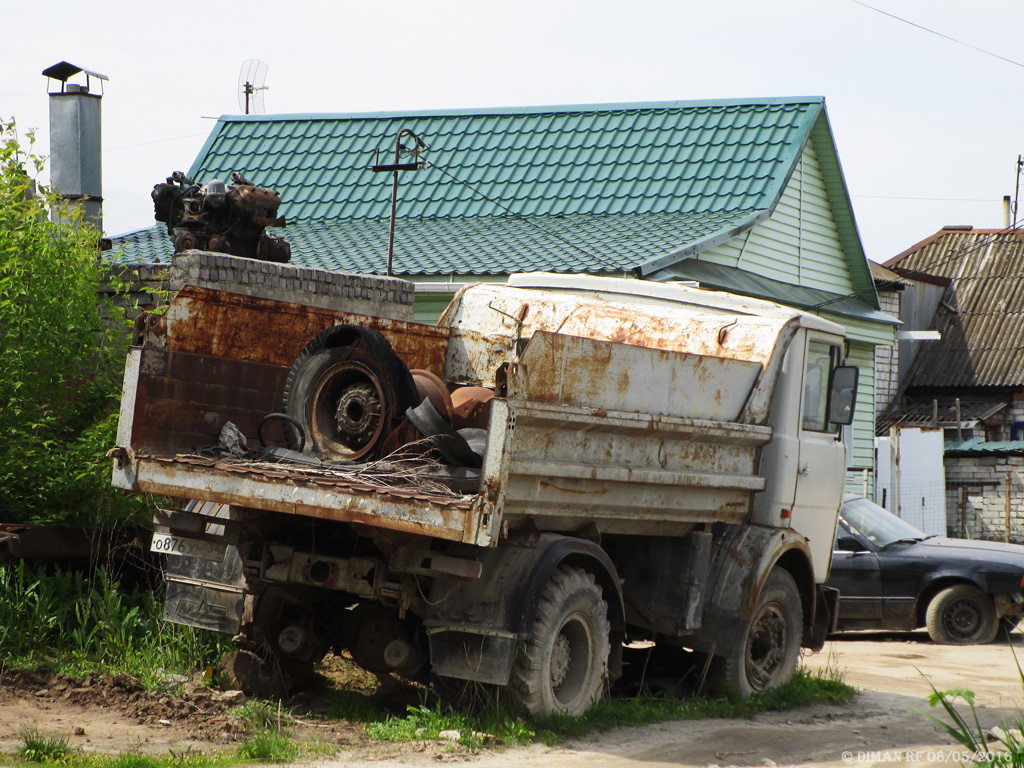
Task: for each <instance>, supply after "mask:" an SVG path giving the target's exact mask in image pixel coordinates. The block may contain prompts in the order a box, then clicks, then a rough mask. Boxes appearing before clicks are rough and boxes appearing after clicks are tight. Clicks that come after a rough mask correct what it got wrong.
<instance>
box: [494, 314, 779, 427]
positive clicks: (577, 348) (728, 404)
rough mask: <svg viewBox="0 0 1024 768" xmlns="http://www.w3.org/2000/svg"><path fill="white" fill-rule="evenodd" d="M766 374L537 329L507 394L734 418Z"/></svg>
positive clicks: (753, 366) (741, 365) (751, 367)
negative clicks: (761, 374)
mask: <svg viewBox="0 0 1024 768" xmlns="http://www.w3.org/2000/svg"><path fill="white" fill-rule="evenodd" d="M761 370H762V368H761V365H760V364H759V363H752V362H747V361H740V360H730V359H727V358H721V357H711V356H709V355H694V354H687V353H683V352H673V351H666V350H661V349H650V348H647V347H635V346H631V345H628V344H618V343H614V342H608V341H600V340H596V339H586V338H580V337H577V336H565V335H563V334H555V333H550V332H547V331H538V332H537V333H535V334H534V335H533V338H532V339H531V340H530V343H529V344H528V345H527V347H526V349H525V351H524V352H523V355H522V357H521V358H520V360H519V362H518V364H517V365H515V366H514V367H513V369H512V372H511V373H510V376H509V394H510V396H512V397H521V398H523V399H526V400H537V401H540V402H548V403H565V404H567V405H586V406H589V407H591V408H607V409H612V410H618V411H636V412H643V413H654V414H663V415H667V416H681V417H695V418H702V419H708V420H723V421H733V420H735V419H736V418H737V417H738V416H739V414H740V411H741V409H742V408H743V405H744V404H745V403H746V401H747V399H748V397H749V395H750V391H751V388H752V387H753V385H754V382H755V381H756V380H757V377H758V375H759V374H760V372H761Z"/></svg>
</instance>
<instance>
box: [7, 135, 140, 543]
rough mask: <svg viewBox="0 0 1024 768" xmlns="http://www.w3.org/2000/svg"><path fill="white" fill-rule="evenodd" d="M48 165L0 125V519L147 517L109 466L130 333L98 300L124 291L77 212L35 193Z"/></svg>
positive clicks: (118, 309) (121, 317) (111, 307)
mask: <svg viewBox="0 0 1024 768" xmlns="http://www.w3.org/2000/svg"><path fill="white" fill-rule="evenodd" d="M42 164H43V160H42V159H41V158H40V157H38V156H36V155H34V154H32V136H31V134H29V136H28V146H27V148H23V147H22V144H21V143H20V142H19V140H18V135H17V132H16V130H15V125H14V123H13V121H12V122H7V123H4V122H2V121H0V403H4V407H3V408H2V409H0V433H2V434H3V435H4V439H3V440H2V441H0V488H2V489H3V490H2V492H0V521H2V522H46V523H64V524H82V523H87V522H88V523H93V524H95V523H98V522H109V521H111V520H117V519H122V518H124V517H126V516H130V515H131V514H132V513H133V512H135V511H137V510H138V509H139V502H137V501H129V500H127V499H126V497H125V496H123V495H121V494H119V493H116V492H115V491H114V489H113V488H111V487H110V480H109V472H110V460H109V459H106V458H105V454H106V451H107V449H109V448H110V447H112V446H113V444H114V435H115V430H116V413H115V406H116V402H117V396H118V394H119V391H120V379H121V373H122V371H123V370H124V352H125V348H126V344H127V341H128V338H129V335H128V333H127V319H126V314H125V310H124V307H123V306H119V305H118V303H116V302H114V301H112V300H108V299H104V298H102V297H101V295H100V294H101V288H103V287H106V290H105V291H104V295H108V292H109V290H110V289H112V290H113V293H114V294H115V295H116V294H117V293H118V292H119V291H120V290H121V288H122V287H123V283H121V282H119V278H118V277H117V276H115V275H111V274H110V273H109V271H108V270H107V269H106V268H105V267H104V266H103V264H102V262H101V260H100V252H99V247H98V243H99V234H98V233H97V232H96V230H95V229H93V228H92V227H91V226H90V225H88V224H86V223H84V222H82V221H81V216H80V213H79V212H78V210H77V209H72V210H68V209H66V208H62V207H61V203H60V202H59V201H58V199H57V198H56V196H55V195H53V194H52V193H51V192H50V191H49V190H47V189H46V188H45V187H39V188H38V189H36V183H35V182H34V181H33V180H32V177H31V175H30V172H34V173H39V171H40V170H41V169H42ZM52 211H58V212H60V217H59V221H52V220H51V219H50V217H49V214H50V213H51V212H52ZM111 281H113V282H112V283H111Z"/></svg>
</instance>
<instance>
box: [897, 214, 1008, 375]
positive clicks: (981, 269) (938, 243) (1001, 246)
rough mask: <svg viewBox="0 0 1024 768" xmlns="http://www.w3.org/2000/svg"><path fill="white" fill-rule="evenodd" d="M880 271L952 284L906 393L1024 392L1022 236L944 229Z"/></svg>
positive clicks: (976, 230) (914, 366) (915, 365)
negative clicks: (967, 389)
mask: <svg viewBox="0 0 1024 768" xmlns="http://www.w3.org/2000/svg"><path fill="white" fill-rule="evenodd" d="M885 266H887V267H898V268H899V269H900V273H901V274H903V275H904V276H905V277H910V278H913V277H914V274H915V271H919V272H922V273H926V274H931V275H937V276H940V277H945V278H950V279H951V280H952V282H951V283H950V285H949V287H948V288H947V289H946V294H945V297H944V299H943V301H942V303H941V304H940V306H939V309H938V310H937V312H936V314H935V319H934V321H933V326H932V327H933V328H935V329H936V330H938V331H939V332H940V333H941V334H942V339H941V340H940V341H926V342H921V345H922V346H921V349H920V350H919V352H918V354H917V356H916V358H915V359H914V365H913V367H912V368H911V372H910V375H909V377H908V388H909V389H911V390H913V389H918V388H925V387H927V388H930V389H934V388H953V387H959V388H963V387H1000V388H1018V387H1021V386H1024V231H1021V230H992V229H971V228H969V227H948V228H946V229H943V230H940V231H939V232H938V233H936V234H935V235H933V236H932V237H930V238H928V239H927V240H924V241H922V242H921V243H918V244H917V245H916V246H914V247H913V248H911V249H909V250H908V251H905V252H904V253H902V254H900V255H899V256H897V257H895V258H893V259H892V260H890V261H888V262H886V264H885Z"/></svg>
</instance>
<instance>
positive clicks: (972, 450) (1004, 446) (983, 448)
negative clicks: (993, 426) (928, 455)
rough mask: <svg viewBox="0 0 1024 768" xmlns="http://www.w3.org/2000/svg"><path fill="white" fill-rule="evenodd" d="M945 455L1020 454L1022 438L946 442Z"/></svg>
mask: <svg viewBox="0 0 1024 768" xmlns="http://www.w3.org/2000/svg"><path fill="white" fill-rule="evenodd" d="M944 453H945V455H946V457H947V458H952V457H970V456H985V455H989V456H991V455H996V456H1020V455H1022V454H1024V440H992V441H989V442H986V441H985V440H984V439H982V438H975V439H973V440H964V441H963V442H947V443H946V445H945V451H944Z"/></svg>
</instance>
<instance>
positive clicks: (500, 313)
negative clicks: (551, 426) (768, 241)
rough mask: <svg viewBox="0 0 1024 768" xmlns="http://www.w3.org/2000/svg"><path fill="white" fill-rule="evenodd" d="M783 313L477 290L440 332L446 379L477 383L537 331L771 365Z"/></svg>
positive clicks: (788, 317) (789, 315)
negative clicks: (446, 340)
mask: <svg viewBox="0 0 1024 768" xmlns="http://www.w3.org/2000/svg"><path fill="white" fill-rule="evenodd" d="M698 293H699V292H698ZM695 301H696V300H695ZM778 309H779V312H778V313H777V314H775V315H770V316H763V315H755V314H740V313H737V312H735V311H733V312H728V311H724V310H721V309H717V308H712V307H701V306H695V305H684V304H675V305H663V304H647V303H639V302H638V303H627V302H617V301H608V300H605V299H600V298H595V297H590V296H584V295H578V294H569V293H555V292H542V291H535V290H528V289H520V288H510V287H508V286H493V285H475V286H471V287H469V288H466V289H463V290H462V291H460V293H459V294H458V295H457V296H456V298H455V300H454V301H453V303H452V306H451V307H449V309H448V310H447V311H446V312H445V314H444V316H443V317H442V318H441V321H440V323H439V325H440V326H443V327H446V328H451V329H453V347H452V348H451V349H450V353H449V357H448V363H447V371H448V373H449V374H450V375H451V376H453V377H454V378H456V379H459V380H461V379H462V378H463V377H465V378H466V379H467V380H479V379H480V377H481V374H482V373H486V372H487V371H488V370H490V373H491V375H493V369H494V361H495V357H496V355H504V356H505V359H509V356H510V355H512V354H513V353H514V351H515V350H517V347H518V345H519V342H521V341H523V340H528V339H529V338H531V337H532V336H533V335H534V334H535V333H537V332H538V331H549V332H553V333H562V334H565V335H568V336H581V337H585V338H590V339H600V340H604V341H611V342H618V343H622V344H630V345H633V346H638V347H646V348H650V349H661V350H668V351H676V352H688V353H691V354H698V355H710V356H712V357H721V358H726V359H730V360H743V361H747V362H751V363H758V364H760V365H766V364H767V363H768V361H769V360H770V359H771V358H772V356H773V355H774V354H776V352H778V351H780V350H777V349H776V341H777V339H778V336H779V333H780V331H781V329H782V328H784V327H785V326H786V325H787V324H788V323H790V322H791V321H792V320H793V319H794V317H797V316H798V315H799V313H797V312H796V311H795V310H786V311H782V310H783V309H784V308H781V307H780V308H778ZM454 339H458V341H457V343H455V341H454ZM498 350H500V351H498Z"/></svg>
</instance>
